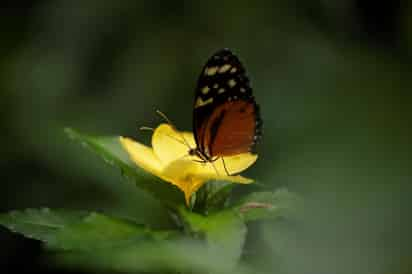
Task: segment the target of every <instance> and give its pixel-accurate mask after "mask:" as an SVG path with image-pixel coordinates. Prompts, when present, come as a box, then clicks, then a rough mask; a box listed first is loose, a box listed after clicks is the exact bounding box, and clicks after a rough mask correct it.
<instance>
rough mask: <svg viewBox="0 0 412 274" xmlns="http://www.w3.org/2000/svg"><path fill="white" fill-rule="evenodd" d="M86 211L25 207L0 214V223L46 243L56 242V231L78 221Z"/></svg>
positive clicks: (85, 214)
mask: <svg viewBox="0 0 412 274" xmlns="http://www.w3.org/2000/svg"><path fill="white" fill-rule="evenodd" d="M87 214H88V213H86V212H81V211H75V212H74V211H67V210H50V209H48V208H42V209H26V210H24V211H17V210H16V211H11V212H9V213H5V214H0V224H2V225H3V226H5V227H7V228H8V229H10V230H11V231H13V232H17V233H20V234H23V235H24V236H26V237H28V238H33V239H36V240H40V241H43V242H48V243H55V242H56V233H57V232H58V231H59V230H60V229H62V228H64V227H66V226H69V225H71V224H73V223H76V222H78V221H79V220H81V219H82V218H84V217H85V216H87Z"/></svg>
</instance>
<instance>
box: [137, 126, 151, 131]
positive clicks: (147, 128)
mask: <svg viewBox="0 0 412 274" xmlns="http://www.w3.org/2000/svg"><path fill="white" fill-rule="evenodd" d="M139 129H140V130H148V131H154V128H152V127H140V128H139Z"/></svg>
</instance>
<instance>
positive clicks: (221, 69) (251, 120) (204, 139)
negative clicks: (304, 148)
mask: <svg viewBox="0 0 412 274" xmlns="http://www.w3.org/2000/svg"><path fill="white" fill-rule="evenodd" d="M193 134H194V137H195V142H196V147H195V148H191V149H190V150H189V154H190V155H195V156H197V157H198V158H200V159H201V162H214V161H216V160H217V159H219V158H222V161H223V165H224V166H225V164H224V158H223V157H225V156H233V155H237V154H241V153H247V152H250V153H256V146H257V144H258V143H259V141H260V139H261V137H262V119H261V117H260V109H259V105H258V104H257V103H256V101H255V98H254V96H253V94H252V88H251V87H250V80H249V78H248V76H247V75H246V70H245V68H244V66H243V64H242V63H241V62H240V60H239V58H238V57H237V56H236V55H235V54H233V53H232V51H231V50H229V49H227V48H224V49H221V50H219V51H217V52H215V53H214V54H213V55H212V56H211V57H210V58H209V59H208V60H207V62H206V63H205V65H204V66H203V68H202V70H201V73H200V75H199V78H198V81H197V85H196V91H195V97H194V104H193ZM225 170H226V173H227V174H228V175H229V172H228V171H227V169H226V166H225Z"/></svg>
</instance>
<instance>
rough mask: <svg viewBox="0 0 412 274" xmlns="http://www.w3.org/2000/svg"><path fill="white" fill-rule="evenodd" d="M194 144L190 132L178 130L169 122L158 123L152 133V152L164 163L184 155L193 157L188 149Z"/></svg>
mask: <svg viewBox="0 0 412 274" xmlns="http://www.w3.org/2000/svg"><path fill="white" fill-rule="evenodd" d="M186 142H187V144H186ZM188 145H189V146H190V147H188ZM195 146H196V145H195V140H194V138H193V134H192V133H189V132H178V131H176V130H175V129H174V128H173V127H172V126H170V125H169V124H161V125H159V126H158V127H157V128H156V129H155V131H154V133H153V135H152V147H153V150H154V153H155V154H156V156H157V157H158V158H159V159H160V161H162V163H163V164H164V165H167V164H169V163H171V162H173V161H175V160H178V159H182V158H185V157H187V159H189V158H193V157H190V156H189V150H190V148H194V147H195Z"/></svg>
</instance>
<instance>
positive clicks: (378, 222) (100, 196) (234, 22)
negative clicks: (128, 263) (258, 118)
mask: <svg viewBox="0 0 412 274" xmlns="http://www.w3.org/2000/svg"><path fill="white" fill-rule="evenodd" d="M19 5H22V4H21V3H18V4H17V3H15V4H5V7H4V8H2V9H1V10H0V12H1V14H0V15H1V16H0V22H1V24H0V28H1V30H2V45H1V46H0V95H1V100H0V102H1V103H2V104H1V108H0V109H1V110H0V129H1V130H2V134H1V135H0V141H1V143H2V157H1V159H0V165H1V168H2V183H3V188H2V191H1V199H0V201H1V203H0V208H1V209H2V211H7V210H10V209H22V208H28V207H36V208H37V207H41V206H47V207H64V208H70V209H87V210H99V211H101V210H103V211H105V212H107V213H108V214H119V215H125V217H130V218H133V219H134V220H137V221H138V222H147V223H149V224H153V225H156V226H157V227H159V228H162V229H167V228H169V227H170V226H171V225H172V220H171V219H170V218H169V215H168V214H167V212H165V211H164V210H163V208H162V207H161V206H160V204H159V203H158V202H157V201H156V200H155V199H153V198H152V197H151V196H149V195H147V194H146V193H144V192H141V191H139V190H138V189H136V188H135V186H133V185H132V184H125V183H122V181H121V179H120V174H119V173H118V172H116V170H113V169H109V168H107V166H106V165H105V164H104V163H102V162H101V161H100V160H99V159H98V157H95V156H94V155H91V154H87V153H85V152H84V150H83V149H82V148H80V147H78V146H77V145H75V144H72V143H70V142H68V141H67V139H66V137H65V135H64V132H63V128H64V127H73V128H78V129H81V130H83V131H85V132H93V133H96V135H129V136H132V137H136V136H139V139H142V138H146V137H147V138H148V137H149V135H145V133H143V132H139V131H138V127H140V126H142V125H144V126H156V125H157V124H158V123H159V122H160V120H159V118H158V117H157V116H156V114H155V110H156V109H160V110H162V111H163V112H165V113H166V114H167V115H168V117H169V118H170V119H171V120H172V121H173V122H174V123H175V124H176V125H177V127H178V128H180V129H190V128H191V115H190V114H191V111H192V100H193V94H194V87H195V84H196V79H197V75H198V73H199V72H200V69H201V66H202V65H203V62H204V61H205V59H206V58H207V57H208V56H209V54H210V53H211V52H214V51H215V50H216V49H218V48H221V47H229V48H232V49H233V50H234V52H235V53H237V54H238V55H239V56H240V58H241V59H242V61H243V62H244V63H245V65H246V66H247V68H248V71H249V75H250V77H251V83H252V86H253V87H254V93H255V95H256V98H257V101H258V102H259V103H260V105H261V109H262V115H263V121H264V136H263V145H262V146H261V147H260V150H259V154H260V158H259V160H258V162H257V164H256V165H255V166H254V167H253V169H252V170H250V174H249V176H251V177H254V178H256V179H257V180H258V181H259V182H261V183H260V185H259V186H255V187H256V188H257V189H258V190H261V191H271V190H273V189H275V188H279V187H287V188H288V189H289V190H291V191H294V192H298V193H300V194H301V195H302V196H303V197H304V199H305V214H304V220H302V221H298V222H281V225H279V221H278V222H276V223H275V224H273V223H264V224H256V225H251V226H250V228H249V230H248V232H249V233H248V239H247V241H246V247H247V252H245V253H244V254H243V255H242V256H243V257H245V260H247V261H250V262H252V263H254V264H256V265H259V266H260V267H261V268H262V269H263V270H265V271H269V272H272V273H362V274H364V273H408V271H409V270H410V266H411V264H410V260H411V242H412V241H411V240H412V239H411V238H412V237H411V233H410V231H411V229H412V224H411V221H410V217H409V215H410V208H411V202H410V194H411V193H412V187H411V184H410V181H411V175H412V174H411V168H410V166H411V157H410V155H411V152H412V149H411V141H410V140H411V137H412V136H411V131H412V130H411V127H410V119H411V107H410V106H411V96H410V88H411V77H410V71H411V43H410V41H411V22H410V16H411V11H412V10H411V5H410V4H409V3H407V2H406V1H399V2H398V1H392V2H389V1H386V2H382V3H377V2H371V1H355V0H352V1H349V0H347V1H312V2H305V1H298V0H294V1H286V0H277V1H268V0H267V1H264V0H262V1H256V2H253V3H251V2H250V1H243V0H238V1H225V2H221V1H207V2H199V3H197V2H193V1H174V2H167V1H122V2H118V1H104V2H102V1H95V0H86V1H59V0H58V1H32V2H31V3H30V4H27V6H19ZM147 140H148V139H147ZM236 191H238V192H239V193H238V194H241V193H240V192H243V191H244V190H243V189H236ZM0 239H1V240H2V246H3V248H2V249H1V250H0V254H1V256H0V257H1V258H2V259H1V261H0V263H1V265H2V266H3V268H4V269H7V268H8V267H10V268H13V269H16V268H18V269H20V268H22V267H23V266H22V265H21V264H20V263H17V262H20V261H21V259H22V256H26V257H25V258H26V259H27V262H28V263H27V265H30V262H32V263H33V264H34V262H33V260H34V259H33V258H37V256H38V255H37V254H38V252H40V251H39V250H38V249H36V248H33V250H29V249H28V247H30V246H31V245H30V244H32V243H31V242H30V243H29V242H27V241H21V240H20V239H19V238H16V237H14V236H12V235H11V234H10V233H8V232H6V231H2V233H1V234H0ZM131 248H133V247H131ZM182 248H183V247H182ZM187 250H188V254H190V250H191V249H189V248H188V249H187ZM193 250H195V249H193ZM193 250H192V251H193ZM134 252H136V253H133V254H138V253H139V252H141V250H135V251H134ZM182 252H183V251H182ZM194 252H195V251H193V252H192V253H194ZM180 254H183V253H180ZM148 256H149V255H148ZM222 259H223V260H224V258H222ZM13 261H15V262H16V263H12V262H13ZM37 266H38V265H37ZM42 267H46V266H42ZM28 269H29V270H30V271H33V268H30V267H28Z"/></svg>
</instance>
